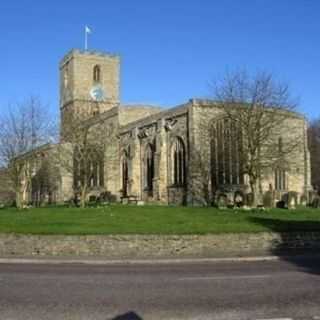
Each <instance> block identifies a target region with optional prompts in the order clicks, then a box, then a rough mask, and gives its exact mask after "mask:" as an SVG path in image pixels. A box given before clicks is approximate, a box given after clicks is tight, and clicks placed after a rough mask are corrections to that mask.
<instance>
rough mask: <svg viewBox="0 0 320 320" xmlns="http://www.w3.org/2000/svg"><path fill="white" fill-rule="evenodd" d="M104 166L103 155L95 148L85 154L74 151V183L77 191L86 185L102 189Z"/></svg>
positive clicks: (76, 149) (78, 150) (81, 151)
mask: <svg viewBox="0 0 320 320" xmlns="http://www.w3.org/2000/svg"><path fill="white" fill-rule="evenodd" d="M103 175H104V164H103V156H102V153H101V152H99V151H98V150H95V149H94V148H92V149H89V150H88V151H87V152H83V150H80V149H79V148H75V150H74V158H73V181H74V187H75V189H78V188H79V187H80V186H83V185H84V184H86V185H87V187H91V188H94V187H102V186H103V185H104V176H103Z"/></svg>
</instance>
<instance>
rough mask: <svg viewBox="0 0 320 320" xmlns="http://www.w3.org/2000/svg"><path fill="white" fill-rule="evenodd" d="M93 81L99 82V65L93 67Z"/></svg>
mask: <svg viewBox="0 0 320 320" xmlns="http://www.w3.org/2000/svg"><path fill="white" fill-rule="evenodd" d="M93 81H94V82H101V68H100V66H99V65H95V66H94V67H93Z"/></svg>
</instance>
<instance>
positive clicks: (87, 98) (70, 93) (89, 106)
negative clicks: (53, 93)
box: [60, 50, 120, 138]
mask: <svg viewBox="0 0 320 320" xmlns="http://www.w3.org/2000/svg"><path fill="white" fill-rule="evenodd" d="M119 69H120V59H119V56H117V55H111V54H107V53H100V52H95V51H81V50H72V51H71V52H69V53H68V54H67V55H66V56H65V57H64V58H63V59H62V61H61V62H60V112H61V135H62V138H64V128H65V126H67V125H68V121H70V119H72V118H73V117H78V119H79V118H80V119H81V120H82V119H83V120H86V119H89V118H91V117H93V116H96V115H98V114H100V113H103V112H105V111H108V110H110V109H111V108H114V107H118V106H119ZM70 116H71V117H70Z"/></svg>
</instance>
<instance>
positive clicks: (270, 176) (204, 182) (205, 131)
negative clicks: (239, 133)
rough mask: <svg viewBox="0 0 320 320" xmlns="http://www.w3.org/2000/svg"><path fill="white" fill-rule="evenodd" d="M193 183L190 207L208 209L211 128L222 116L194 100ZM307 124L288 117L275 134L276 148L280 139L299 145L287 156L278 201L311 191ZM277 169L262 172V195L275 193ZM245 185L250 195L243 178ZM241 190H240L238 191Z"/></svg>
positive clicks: (206, 103) (210, 105)
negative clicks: (288, 194)
mask: <svg viewBox="0 0 320 320" xmlns="http://www.w3.org/2000/svg"><path fill="white" fill-rule="evenodd" d="M190 104H191V105H190V110H191V111H190V121H189V132H190V163H189V172H190V175H191V176H190V179H189V185H188V203H189V204H192V205H207V204H210V203H212V201H213V198H212V197H213V192H212V185H211V184H212V180H211V174H212V173H211V172H210V167H211V160H210V141H211V138H212V137H211V131H210V127H211V124H212V123H213V121H216V120H217V119H219V118H221V117H222V116H223V111H222V109H221V108H220V107H219V105H215V104H213V103H212V101H206V100H191V102H190ZM306 128H307V125H306V120H305V119H304V118H303V117H302V116H299V115H294V114H292V115H289V116H288V118H287V120H286V121H285V122H284V123H282V125H281V127H280V128H279V129H278V130H276V132H274V135H273V138H274V147H275V148H277V147H278V139H279V137H281V139H282V143H283V145H284V146H286V143H288V141H291V142H292V141H296V146H295V149H294V151H292V152H291V153H290V154H288V155H287V156H286V159H285V163H286V184H287V189H286V190H284V192H280V193H276V194H275V195H276V197H277V198H278V199H277V200H281V197H282V196H283V194H284V193H287V192H288V191H293V192H297V193H298V201H299V198H300V196H303V195H306V193H307V191H308V189H309V188H310V187H309V186H310V159H309V158H310V156H309V151H308V149H307V140H306ZM274 169H275V168H274V167H270V168H266V169H264V171H263V172H262V181H261V186H262V191H263V192H267V191H269V190H270V189H271V190H274V189H275V185H274V184H275V174H274ZM244 180H245V181H244V182H245V185H244V186H243V187H242V188H241V191H242V192H245V193H249V192H250V188H249V186H248V180H247V179H246V177H244ZM239 190H240V189H239Z"/></svg>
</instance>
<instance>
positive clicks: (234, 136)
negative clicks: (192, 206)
mask: <svg viewBox="0 0 320 320" xmlns="http://www.w3.org/2000/svg"><path fill="white" fill-rule="evenodd" d="M210 143H211V146H210V153H211V183H212V187H213V189H214V190H216V189H219V187H221V186H224V185H239V184H243V183H244V181H243V172H242V171H243V170H242V165H241V150H242V136H241V130H240V129H239V128H238V126H237V124H236V123H235V122H234V121H230V120H229V119H220V120H217V121H215V122H214V123H213V125H212V127H211V142H210Z"/></svg>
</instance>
